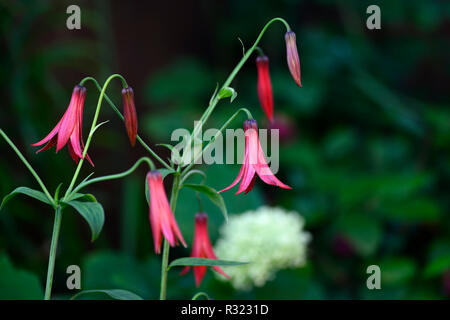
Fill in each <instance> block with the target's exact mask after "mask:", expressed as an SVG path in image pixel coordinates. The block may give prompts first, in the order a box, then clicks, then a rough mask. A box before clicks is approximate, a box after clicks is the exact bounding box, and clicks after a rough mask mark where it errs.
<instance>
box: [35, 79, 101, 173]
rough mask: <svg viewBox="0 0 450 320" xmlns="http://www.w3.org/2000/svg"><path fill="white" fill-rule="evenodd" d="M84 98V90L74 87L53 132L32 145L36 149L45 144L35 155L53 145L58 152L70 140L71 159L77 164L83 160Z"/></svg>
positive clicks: (77, 86)
mask: <svg viewBox="0 0 450 320" xmlns="http://www.w3.org/2000/svg"><path fill="white" fill-rule="evenodd" d="M85 97H86V88H85V87H83V86H80V85H76V86H75V88H74V89H73V92H72V98H71V99H70V103H69V107H68V108H67V110H66V112H65V113H64V115H63V117H62V118H61V120H59V122H58V124H57V125H56V126H55V128H53V130H52V131H51V132H50V133H49V134H48V135H47V136H46V137H45V138H44V139H42V140H41V141H39V142H36V143H34V144H32V146H33V147H37V146H40V145H43V144H44V143H45V146H44V147H43V148H42V149H39V150H38V151H36V153H39V152H41V151H44V150H48V149H50V148H51V147H53V146H54V145H55V144H56V152H58V151H59V150H61V148H63V147H64V146H65V145H66V143H67V142H68V141H69V139H70V143H69V153H70V156H71V157H72V159H73V160H74V161H75V162H76V163H78V159H82V158H83V150H84V143H83V135H82V122H83V105H84V99H85ZM86 158H87V159H88V160H89V162H90V163H91V165H92V166H94V164H93V163H92V161H91V158H89V155H87V154H86Z"/></svg>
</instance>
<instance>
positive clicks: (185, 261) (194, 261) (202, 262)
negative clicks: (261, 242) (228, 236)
mask: <svg viewBox="0 0 450 320" xmlns="http://www.w3.org/2000/svg"><path fill="white" fill-rule="evenodd" d="M244 264H248V262H240V261H230V260H220V259H206V258H191V257H187V258H180V259H176V260H173V261H172V262H171V263H170V264H169V269H170V268H172V267H178V266H207V267H212V266H227V267H231V266H240V265H244Z"/></svg>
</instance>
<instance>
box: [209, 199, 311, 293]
mask: <svg viewBox="0 0 450 320" xmlns="http://www.w3.org/2000/svg"><path fill="white" fill-rule="evenodd" d="M303 225H304V220H303V218H302V217H301V216H300V215H299V214H298V213H297V212H295V211H293V212H287V211H286V210H284V209H282V208H271V207H265V206H264V207H260V208H258V209H257V210H255V211H247V212H244V213H243V214H240V215H232V216H230V218H229V221H228V223H225V224H224V225H223V226H222V228H221V229H220V234H221V237H220V239H219V240H218V241H217V244H216V247H215V253H216V255H217V256H218V257H219V259H224V260H234V261H246V262H250V263H249V264H246V265H242V266H233V267H223V269H224V271H225V272H226V273H227V274H228V275H229V276H230V277H231V283H232V285H233V286H234V287H235V288H236V289H241V290H249V289H251V287H252V286H253V285H254V286H257V287H262V286H263V285H264V284H265V283H266V282H267V281H268V280H270V279H272V278H273V277H274V276H275V273H276V272H277V271H278V270H280V269H284V268H295V267H299V266H302V265H304V264H305V262H306V247H307V244H308V242H309V241H310V238H311V236H310V234H309V233H308V232H305V231H303ZM217 277H218V278H220V279H225V277H223V276H221V275H219V274H217Z"/></svg>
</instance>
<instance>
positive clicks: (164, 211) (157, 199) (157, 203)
mask: <svg viewBox="0 0 450 320" xmlns="http://www.w3.org/2000/svg"><path fill="white" fill-rule="evenodd" d="M147 183H148V189H149V193H150V212H149V218H150V225H151V227H152V233H153V242H154V245H155V252H156V253H157V254H159V253H160V252H161V244H162V236H161V234H163V235H164V237H165V238H166V240H167V241H168V242H169V244H170V245H171V246H172V247H173V246H175V244H177V243H178V240H179V241H180V242H181V243H182V244H183V245H184V246H185V247H186V242H185V241H184V239H183V236H182V235H181V232H180V229H179V228H178V224H177V221H176V220H175V217H174V215H173V212H172V209H170V205H169V201H168V200H167V196H166V192H165V191H164V185H163V180H162V176H161V173H160V172H159V171H157V170H154V171H150V172H149V173H147Z"/></svg>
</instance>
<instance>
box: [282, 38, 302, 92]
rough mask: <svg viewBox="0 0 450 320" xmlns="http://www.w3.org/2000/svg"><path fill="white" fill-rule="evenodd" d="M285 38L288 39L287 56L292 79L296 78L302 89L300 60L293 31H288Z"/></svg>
mask: <svg viewBox="0 0 450 320" xmlns="http://www.w3.org/2000/svg"><path fill="white" fill-rule="evenodd" d="M284 38H285V39H286V56H287V63H288V66H289V71H290V72H291V75H292V78H294V80H295V82H296V83H297V84H298V86H299V87H301V86H302V83H301V79H300V59H299V58H298V51H297V43H296V41H295V33H294V32H293V31H288V32H286V34H285V35H284Z"/></svg>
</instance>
